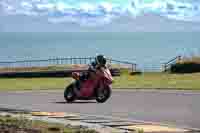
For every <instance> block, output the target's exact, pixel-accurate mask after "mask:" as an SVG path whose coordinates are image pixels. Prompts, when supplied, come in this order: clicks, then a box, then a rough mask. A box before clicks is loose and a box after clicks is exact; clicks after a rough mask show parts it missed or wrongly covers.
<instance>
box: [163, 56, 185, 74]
mask: <svg viewBox="0 0 200 133" xmlns="http://www.w3.org/2000/svg"><path fill="white" fill-rule="evenodd" d="M180 60H181V56H176V57H175V58H173V59H171V60H170V61H168V62H166V63H163V64H164V65H163V71H164V72H166V71H168V70H169V69H170V67H171V65H173V64H175V63H176V62H177V61H180Z"/></svg>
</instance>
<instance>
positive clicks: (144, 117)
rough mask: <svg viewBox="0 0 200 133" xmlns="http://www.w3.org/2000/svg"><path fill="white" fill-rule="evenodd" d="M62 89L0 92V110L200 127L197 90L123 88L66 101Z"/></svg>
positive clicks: (199, 99)
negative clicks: (101, 97)
mask: <svg viewBox="0 0 200 133" xmlns="http://www.w3.org/2000/svg"><path fill="white" fill-rule="evenodd" d="M63 91H64V90H59V91H38V92H37V91H29V92H28V91H27V92H0V110H1V109H3V108H11V109H28V110H32V111H58V112H70V113H81V114H89V115H100V116H109V117H120V118H123V119H130V120H139V121H148V122H161V123H164V124H170V125H176V126H179V127H189V128H200V117H199V116H200V115H199V114H200V92H192V91H171V90H147V91H146V90H127V89H122V90H113V93H112V96H111V98H110V99H109V100H108V101H107V102H106V103H103V104H100V103H96V101H76V102H75V103H71V104H69V103H66V102H65V100H64V97H63Z"/></svg>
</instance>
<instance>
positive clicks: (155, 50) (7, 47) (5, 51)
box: [0, 32, 200, 69]
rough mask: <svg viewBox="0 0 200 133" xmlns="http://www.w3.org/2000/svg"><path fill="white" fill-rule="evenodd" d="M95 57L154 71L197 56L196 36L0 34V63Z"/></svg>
mask: <svg viewBox="0 0 200 133" xmlns="http://www.w3.org/2000/svg"><path fill="white" fill-rule="evenodd" d="M97 54H104V55H105V56H107V57H109V58H113V59H116V60H121V61H128V62H132V63H136V64H138V66H139V67H140V68H141V69H154V68H157V67H159V66H161V65H162V64H163V63H165V62H167V61H169V60H170V59H172V58H174V57H176V56H178V55H181V56H187V57H188V56H194V55H199V54H200V32H59V33H58V32H51V33H50V32H47V33H45V32H38V33H37V32H32V33H31V32H27V33H24V32H1V33H0V62H3V61H20V60H27V59H34V60H35V59H36V60H37V59H48V58H56V57H89V56H96V55H97Z"/></svg>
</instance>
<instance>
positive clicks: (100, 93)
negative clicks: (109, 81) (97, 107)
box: [96, 86, 112, 103]
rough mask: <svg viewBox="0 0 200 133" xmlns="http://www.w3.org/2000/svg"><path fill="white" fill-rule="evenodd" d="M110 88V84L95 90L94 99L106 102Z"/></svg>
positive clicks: (110, 91)
mask: <svg viewBox="0 0 200 133" xmlns="http://www.w3.org/2000/svg"><path fill="white" fill-rule="evenodd" d="M111 93H112V90H111V87H110V86H106V87H105V88H104V89H102V90H101V91H97V96H96V101H97V102H98V103H104V102H106V101H107V100H108V99H109V98H110V96H111Z"/></svg>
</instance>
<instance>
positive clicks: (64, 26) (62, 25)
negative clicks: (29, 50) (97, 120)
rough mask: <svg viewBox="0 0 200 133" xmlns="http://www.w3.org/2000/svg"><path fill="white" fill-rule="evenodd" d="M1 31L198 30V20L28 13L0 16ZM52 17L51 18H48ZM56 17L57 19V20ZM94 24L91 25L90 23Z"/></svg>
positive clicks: (199, 27)
mask: <svg viewBox="0 0 200 133" xmlns="http://www.w3.org/2000/svg"><path fill="white" fill-rule="evenodd" d="M0 17H1V21H0V27H3V28H0V30H1V31H6V32H13V31H14V32H77V31H79V32H88V31H92V32H93V31H96V32H176V31H181V32H182V31H183V32H185V31H186V32H187V31H200V25H199V23H197V22H183V21H176V20H171V19H168V18H165V17H162V16H160V15H154V14H143V15H141V16H138V17H137V18H134V17H131V16H129V15H127V16H120V17H118V18H113V19H112V21H110V20H111V19H108V20H99V21H97V22H99V23H100V22H102V23H104V22H105V21H108V22H107V23H104V24H103V25H102V24H96V23H97V22H96V19H93V20H90V24H89V26H86V25H87V22H88V21H85V22H84V21H82V25H80V22H77V20H76V19H75V18H74V20H73V19H72V18H63V20H62V19H60V20H59V19H55V20H53V19H52V20H49V21H48V19H49V18H48V17H47V16H46V17H43V18H40V17H30V16H25V15H13V16H5V15H4V16H0ZM50 21H51V22H50ZM58 21H59V22H58ZM91 25H93V26H91Z"/></svg>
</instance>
